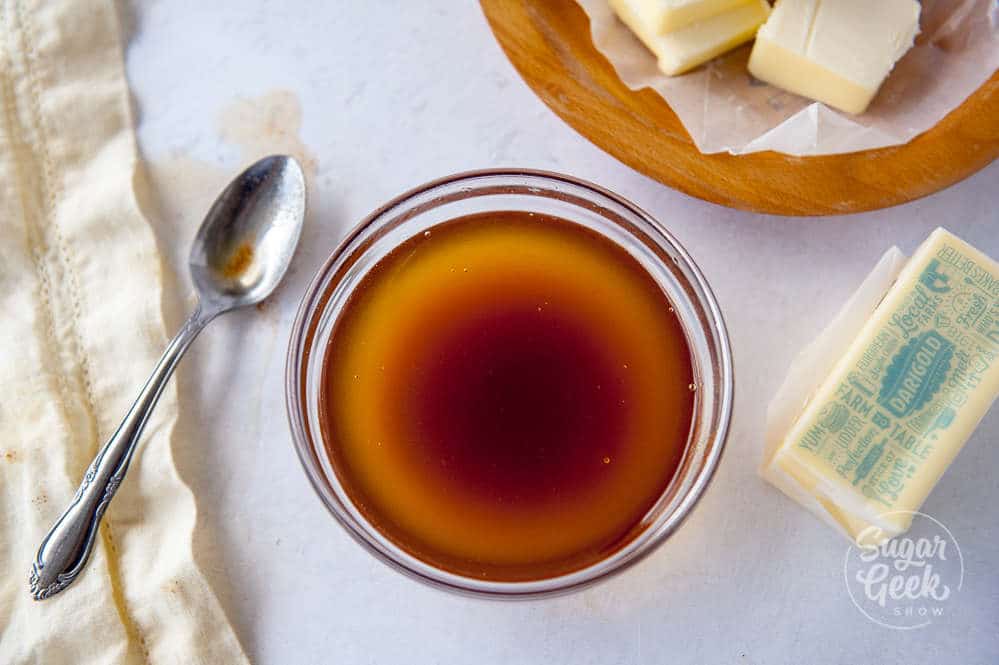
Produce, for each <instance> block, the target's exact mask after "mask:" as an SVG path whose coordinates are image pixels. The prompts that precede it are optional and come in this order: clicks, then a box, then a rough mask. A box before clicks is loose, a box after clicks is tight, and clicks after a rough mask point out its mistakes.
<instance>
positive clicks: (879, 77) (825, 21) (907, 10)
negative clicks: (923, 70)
mask: <svg viewBox="0 0 999 665" xmlns="http://www.w3.org/2000/svg"><path fill="white" fill-rule="evenodd" d="M919 11H920V5H919V3H918V2H916V1H915V0H876V1H874V2H872V1H871V0H779V1H778V2H777V6H776V7H775V8H774V11H773V13H772V14H771V15H770V18H769V19H768V20H767V22H766V23H765V24H764V25H763V27H762V28H760V31H759V33H758V34H757V36H756V44H754V46H753V52H752V54H751V56H750V58H749V71H750V73H752V75H753V76H755V77H756V78H758V79H760V80H761V81H766V82H767V83H771V84H773V85H775V86H777V87H779V88H783V89H785V90H789V91H790V92H793V93H796V94H799V95H802V96H804V97H809V98H811V99H815V100H817V101H820V102H825V103H826V104H828V105H829V106H832V107H835V108H837V109H840V110H842V111H846V112H847V113H863V112H864V110H865V109H867V106H868V105H869V104H870V103H871V100H872V99H874V95H875V94H877V92H878V89H879V88H880V87H881V84H882V83H883V82H884V80H885V78H887V76H888V74H889V72H891V70H892V68H893V67H894V66H895V63H896V62H897V61H898V60H899V59H900V58H901V57H902V56H903V55H904V54H905V52H906V51H908V50H909V49H910V48H911V47H912V44H913V40H914V39H915V37H916V35H917V34H918V32H919Z"/></svg>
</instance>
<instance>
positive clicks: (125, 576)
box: [0, 0, 246, 665]
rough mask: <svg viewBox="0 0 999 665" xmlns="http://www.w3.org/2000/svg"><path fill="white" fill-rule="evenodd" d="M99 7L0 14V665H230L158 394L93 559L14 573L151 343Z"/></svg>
mask: <svg viewBox="0 0 999 665" xmlns="http://www.w3.org/2000/svg"><path fill="white" fill-rule="evenodd" d="M135 169H136V148H135V140H134V136H133V132H132V119H131V117H130V110H129V101H128V90H127V86H126V83H125V76H124V70H123V66H122V49H121V38H120V32H119V25H118V18H117V15H116V13H115V7H114V5H113V3H112V2H111V1H110V0H86V1H81V0H48V1H43V0H0V385H2V386H3V393H2V396H0V663H3V664H4V665H12V664H21V663H44V664H45V665H59V664H60V663H73V664H74V665H89V664H92V663H129V664H131V663H149V664H152V665H157V664H159V663H184V664H185V665H186V664H193V663H212V664H222V663H225V664H228V663H236V664H239V663H245V662H246V657H245V656H244V655H243V653H242V650H241V649H240V646H239V643H238V641H237V640H236V638H235V635H234V634H233V631H232V628H231V627H230V625H229V623H228V621H227V620H226V618H225V615H224V614H223V612H222V610H221V608H220V606H219V604H218V602H217V600H216V599H215V596H214V595H213V593H212V592H211V590H210V589H209V587H208V584H207V583H206V581H205V579H204V577H203V576H202V574H201V572H200V571H199V570H198V569H197V567H196V565H195V564H194V561H193V558H192V554H191V533H192V529H193V527H194V522H195V506H194V499H193V497H192V495H191V492H190V490H189V489H188V488H187V486H186V485H185V484H184V483H183V482H182V481H181V479H180V478H179V477H178V475H177V471H176V469H175V467H174V463H173V458H172V453H171V447H170V446H171V433H172V430H173V425H174V421H175V420H176V417H177V399H176V393H175V388H174V386H173V384H170V385H169V386H168V387H167V389H166V391H165V392H164V394H163V397H162V399H161V400H160V404H159V407H158V408H157V409H156V411H155V413H154V414H153V416H152V418H151V420H150V422H149V424H148V426H147V427H146V433H145V436H144V437H143V439H144V440H143V442H142V444H141V446H140V448H139V452H138V455H137V457H136V459H135V460H134V461H133V463H132V469H131V472H130V473H129V475H128V477H127V479H126V481H125V482H124V483H123V484H122V487H121V489H120V490H119V491H118V495H117V498H116V499H115V500H114V502H112V504H111V507H110V509H109V510H108V512H107V515H106V516H105V518H104V523H103V526H102V528H101V531H100V542H99V543H98V545H97V547H96V549H95V551H94V554H93V558H92V559H91V561H90V564H89V566H88V568H87V570H86V571H84V573H83V574H82V575H81V577H80V578H79V579H78V580H77V582H76V583H75V584H74V585H73V586H71V587H70V588H69V589H67V590H66V591H64V592H63V593H62V594H60V595H59V596H57V597H55V598H52V599H49V600H47V601H44V602H35V601H33V600H32V599H31V597H30V596H29V593H28V571H29V568H30V564H31V562H32V560H33V559H34V556H35V552H36V550H37V548H38V545H39V544H40V542H41V539H42V537H43V536H44V535H45V533H46V532H47V530H48V529H49V527H51V525H52V524H53V522H54V520H55V519H56V518H57V517H58V516H59V514H60V513H61V511H62V510H63V509H64V508H65V507H66V506H67V505H68V503H69V501H70V499H71V498H72V496H73V494H74V492H75V491H76V488H77V485H78V483H79V481H80V479H81V478H82V477H83V473H84V470H85V469H86V466H87V464H88V463H89V462H90V460H91V459H92V458H93V456H94V454H95V452H96V451H97V450H98V448H99V446H100V445H101V444H102V443H103V442H104V441H105V439H106V438H107V437H108V436H109V435H110V434H111V433H112V432H113V430H114V428H115V427H116V426H117V425H118V421H119V419H120V418H121V417H122V416H123V415H124V413H125V411H126V410H127V409H128V407H129V406H130V404H131V401H132V400H133V399H134V398H135V396H136V394H137V391H138V389H139V388H140V387H141V385H142V383H143V382H144V381H145V379H146V378H147V376H148V373H149V372H150V370H151V369H152V367H153V365H154V364H155V362H156V359H157V358H158V356H159V354H160V352H161V351H162V350H163V348H164V347H165V344H166V341H167V340H166V336H165V334H164V328H163V320H162V316H161V311H160V295H161V284H160V256H159V254H158V253H157V249H156V244H155V240H154V237H153V234H152V231H151V229H150V227H149V225H148V223H147V222H146V220H145V219H144V218H143V216H142V214H141V213H140V211H139V208H138V206H137V204H136V199H135V196H134V193H133V189H132V180H133V176H134V174H135Z"/></svg>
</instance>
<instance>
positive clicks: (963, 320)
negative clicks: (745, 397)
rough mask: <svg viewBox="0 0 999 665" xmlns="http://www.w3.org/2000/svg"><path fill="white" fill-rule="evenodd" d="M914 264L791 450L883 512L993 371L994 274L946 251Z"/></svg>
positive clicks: (997, 359) (998, 355)
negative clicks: (813, 459) (820, 464)
mask: <svg viewBox="0 0 999 665" xmlns="http://www.w3.org/2000/svg"><path fill="white" fill-rule="evenodd" d="M913 260H916V261H920V263H921V264H920V265H919V267H918V268H916V269H917V270H918V272H917V273H916V278H915V279H914V280H913V281H912V282H909V283H908V284H906V285H905V286H904V287H903V290H902V292H901V293H899V294H897V296H896V297H894V298H892V299H891V300H890V301H888V302H889V303H890V304H889V305H887V306H890V307H891V309H890V310H889V311H887V312H885V313H884V314H885V316H884V317H883V319H882V320H883V323H882V325H880V326H879V327H878V328H877V329H876V330H873V331H871V335H870V337H869V339H867V340H866V342H865V344H864V346H863V348H862V349H861V350H860V352H859V354H858V355H857V356H856V357H855V360H854V362H853V364H852V365H851V366H850V367H849V369H848V370H847V371H846V373H845V374H843V375H842V376H841V377H840V380H839V382H838V383H837V385H836V387H835V389H834V392H833V394H832V395H831V396H830V398H828V399H827V400H825V403H824V404H822V405H820V406H819V409H818V411H817V415H818V417H816V419H815V420H814V421H813V422H812V423H811V425H810V426H809V427H807V428H806V429H804V430H803V431H802V432H801V434H800V435H799V437H798V439H797V440H796V441H795V442H794V445H795V447H796V448H798V450H800V451H802V453H803V454H808V455H814V456H815V457H816V458H819V459H821V460H823V461H824V463H825V464H828V465H829V467H830V468H832V469H833V470H834V472H835V473H836V475H837V476H839V477H840V478H841V479H842V480H843V481H844V482H845V483H847V484H849V485H851V486H853V487H854V488H855V489H856V491H857V492H858V493H859V494H860V495H861V496H863V497H865V498H866V499H867V500H868V501H871V502H875V503H877V504H879V505H881V506H884V507H888V508H890V507H893V506H895V505H896V504H897V502H898V501H899V498H900V497H901V496H902V495H903V494H904V493H905V492H906V490H907V487H908V486H909V485H910V483H911V482H912V479H913V478H914V477H915V476H916V475H917V474H918V473H919V471H920V469H921V468H922V467H923V465H924V464H925V463H926V460H928V459H930V458H932V457H933V456H934V455H936V454H937V450H938V447H939V445H940V434H941V432H942V431H944V430H947V429H948V428H949V427H951V426H952V425H953V424H954V423H955V422H957V420H958V418H960V417H961V413H962V411H963V410H964V409H965V408H967V406H968V405H969V404H971V403H973V402H972V400H971V395H972V393H974V392H975V391H976V390H977V389H978V388H979V386H980V385H981V383H982V381H983V380H984V378H985V377H986V376H987V374H988V373H989V372H991V371H992V368H994V367H995V365H996V363H999V272H997V271H995V270H989V269H987V268H986V267H985V265H984V264H983V263H982V262H981V261H980V260H978V259H976V258H974V257H972V256H969V254H967V253H966V252H965V251H963V250H962V249H961V248H960V247H958V246H955V245H953V244H951V243H944V244H943V245H942V246H941V247H939V248H938V249H936V250H935V251H934V252H933V253H932V254H929V253H924V254H923V255H922V256H920V257H918V258H915V259H913ZM913 267H914V268H915V266H913Z"/></svg>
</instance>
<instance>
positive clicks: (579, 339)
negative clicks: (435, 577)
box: [320, 212, 694, 581]
mask: <svg viewBox="0 0 999 665" xmlns="http://www.w3.org/2000/svg"><path fill="white" fill-rule="evenodd" d="M692 383H693V376H692V370H691V359H690V352H689V349H688V346H687V342H686V339H685V336H684V334H683V331H682V328H681V326H680V323H679V321H678V320H677V318H676V316H675V314H673V313H672V309H671V307H670V303H669V301H668V300H667V299H666V296H665V295H664V294H663V292H662V291H661V289H660V288H659V287H658V286H657V285H656V283H655V281H654V280H653V279H652V278H651V277H650V276H649V275H648V273H646V272H645V270H644V269H643V268H642V267H641V266H640V265H639V264H638V263H637V262H636V261H635V260H634V259H633V258H632V257H631V256H630V255H629V254H627V252H625V251H624V250H623V249H620V248H619V247H617V246H616V245H614V244H613V243H611V242H610V241H608V240H606V239H604V238H603V237H601V236H599V235H597V234H596V233H593V232H591V231H589V230H586V229H584V228H583V227H581V226H578V225H576V224H572V223H569V222H566V221H564V220H560V219H557V218H554V217H546V216H542V215H528V214H527V213H521V212H504V213H486V214H480V215H474V216H471V217H465V218H461V219H457V220H453V221H450V222H447V223H445V224H442V225H440V226H437V227H435V228H434V229H433V230H432V231H431V232H430V233H429V234H423V235H419V236H417V237H415V238H412V239H410V240H409V241H407V242H406V243H405V244H403V245H402V246H400V247H399V248H397V249H396V250H395V251H394V252H393V253H391V254H390V255H389V256H387V257H386V258H385V259H384V260H382V261H381V263H379V264H378V265H377V266H376V267H375V268H374V270H373V271H372V272H371V273H370V274H368V275H367V276H366V277H365V278H364V280H363V281H362V283H361V285H360V286H359V288H358V289H357V290H356V291H355V293H354V295H353V296H352V298H351V300H350V301H349V302H348V304H347V306H346V308H345V310H344V312H343V313H342V314H341V316H340V318H339V320H338V321H337V322H336V325H335V327H334V331H333V334H332V337H331V340H330V343H329V346H328V348H327V350H326V354H325V357H324V369H323V380H322V388H321V394H320V405H321V408H320V418H321V421H322V434H323V439H324V441H325V443H326V447H327V452H328V454H329V456H330V459H331V461H332V463H333V466H334V469H335V470H336V473H337V475H338V477H339V478H340V480H341V482H342V483H343V484H344V486H345V488H346V490H347V492H348V494H349V495H350V497H351V498H352V499H353V501H354V502H355V504H356V505H357V506H358V508H359V509H360V510H361V512H362V513H363V514H364V515H365V517H367V518H368V519H369V520H370V521H371V522H372V523H373V524H374V525H375V526H376V527H377V528H378V529H379V530H380V531H381V532H382V533H383V534H385V535H386V536H387V537H388V538H390V539H391V540H393V541H394V542H395V543H397V544H398V545H400V546H401V547H403V548H404V549H406V550H408V551H409V552H411V553H412V554H414V555H415V556H417V557H419V558H420V559H422V560H424V561H426V562H428V563H430V564H432V565H435V566H437V567H440V568H444V569H446V570H449V571H451V572H455V573H459V574H463V575H467V576H472V577H478V578H480V579H489V580H496V581H522V580H531V579H540V578H545V577H551V576H554V575H559V574H563V573H567V572H571V571H573V570H576V569H579V568H582V567H585V566H587V565H590V564H592V563H594V562H596V561H598V560H600V559H603V558H605V557H606V556H608V555H609V554H611V553H612V552H613V551H615V550H616V549H618V548H620V547H621V546H622V545H624V544H625V543H627V542H628V541H629V540H630V539H631V538H633V537H635V536H636V535H637V534H638V533H640V531H641V524H640V522H641V520H642V517H643V516H644V515H645V513H646V512H647V511H648V510H649V508H651V507H652V505H653V504H654V503H655V501H656V500H657V499H658V497H659V496H660V495H661V494H662V493H663V491H664V490H665V489H666V487H667V485H668V484H669V482H670V480H671V479H672V478H673V475H674V473H675V471H676V469H677V466H678V465H679V463H680V460H681V457H682V455H683V451H684V448H685V446H686V443H687V439H688V434H689V431H690V426H691V416H692V411H693V405H694V395H693V393H692V392H691V390H690V386H691V385H692Z"/></svg>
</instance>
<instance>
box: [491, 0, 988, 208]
mask: <svg viewBox="0 0 999 665" xmlns="http://www.w3.org/2000/svg"><path fill="white" fill-rule="evenodd" d="M481 4H482V9H483V11H484V13H485V15H486V18H487V19H488V21H489V24H490V26H491V27H492V30H493V33H494V34H495V35H496V39H497V40H498V41H499V43H500V46H502V47H503V50H504V51H505V52H506V55H507V57H508V58H509V59H510V61H511V62H512V63H513V65H514V67H516V68H517V71H519V72H520V75H521V76H522V77H523V78H524V80H525V81H526V82H527V84H528V85H529V86H530V87H531V88H532V89H533V90H534V92H535V93H537V95H538V96H539V97H541V99H542V100H543V101H544V102H545V103H546V104H547V105H548V106H549V107H551V109H552V110H553V111H555V113H557V114H558V115H559V116H560V117H561V118H562V119H563V120H565V121H566V122H567V123H569V125H571V126H572V127H573V128H574V129H576V131H578V132H579V133H580V134H582V135H583V136H585V137H586V138H587V139H589V140H590V141H592V142H593V143H594V144H596V145H597V146H599V147H600V148H602V149H603V150H605V151H607V152H609V153H610V154H611V155H613V156H614V157H617V158H618V159H619V160H621V161H622V162H624V163H625V164H627V165H628V166H630V167H632V168H634V169H636V170H638V171H641V172H642V173H644V174H646V175H647V176H649V177H650V178H654V179H656V180H658V181H659V182H661V183H663V184H666V185H669V186H670V187H675V188H676V189H679V190H680V191H682V192H685V193H687V194H690V195H691V196H696V197H698V198H701V199H704V200H705V201H711V202H713V203H718V204H721V205H725V206H729V207H732V208H741V209H743V210H751V211H754V212H762V213H774V214H780V215H838V214H844V213H853V212H861V211H865V210H876V209H878V208H886V207H888V206H893V205H897V204H899V203H905V202H906V201H912V200H914V199H918V198H920V197H923V196H926V195H928V194H932V193H933V192H936V191H939V190H941V189H943V188H945V187H948V186H950V185H952V184H954V183H956V182H958V181H960V180H962V179H963V178H966V177H968V176H969V175H971V174H972V173H975V172H976V171H978V170H979V169H981V168H983V167H985V166H987V165H988V164H989V163H990V162H991V161H992V160H994V159H995V158H996V157H997V156H999V72H996V73H995V74H993V76H992V78H990V79H989V80H988V81H986V82H985V84H984V85H982V87H981V88H979V89H978V90H977V91H976V92H975V93H974V94H972V95H971V96H970V97H968V99H966V100H965V101H964V103H963V104H962V105H961V106H960V107H958V108H957V109H955V110H954V111H952V112H951V113H950V114H949V115H947V116H946V117H945V118H944V119H943V120H941V121H940V122H939V123H937V125H936V126H935V127H933V128H932V129H930V130H929V131H927V132H925V133H923V134H921V135H920V136H917V137H916V138H915V139H913V140H912V141H910V142H909V143H907V144H905V145H902V146H896V147H892V148H881V149H878V150H867V151H863V152H855V153H849V154H845V155H830V156H823V157H791V156H788V155H783V154H780V153H775V152H769V151H768V152H760V153H753V154H749V155H739V156H733V155H729V154H713V155H705V154H702V153H701V152H699V151H698V150H697V147H696V146H695V145H694V142H693V141H692V140H691V139H690V136H689V135H688V134H687V132H686V130H685V129H684V128H683V125H682V124H681V123H680V120H679V118H677V116H676V114H675V113H673V111H672V110H671V109H670V107H669V105H668V104H667V103H666V102H665V100H663V98H662V97H660V96H659V95H657V94H656V93H655V92H653V91H652V90H648V89H645V90H637V91H636V90H630V89H628V88H627V87H625V85H624V84H623V83H622V82H621V81H620V79H618V77H617V74H616V73H615V72H614V68H613V67H612V66H611V65H610V63H609V62H607V60H606V58H604V57H603V56H602V55H601V54H600V53H598V52H597V50H596V48H595V47H594V46H593V42H592V41H591V40H590V26H589V19H588V18H587V16H586V14H585V13H584V12H583V10H582V9H581V8H580V7H579V5H577V4H576V2H575V1H574V0H481Z"/></svg>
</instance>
